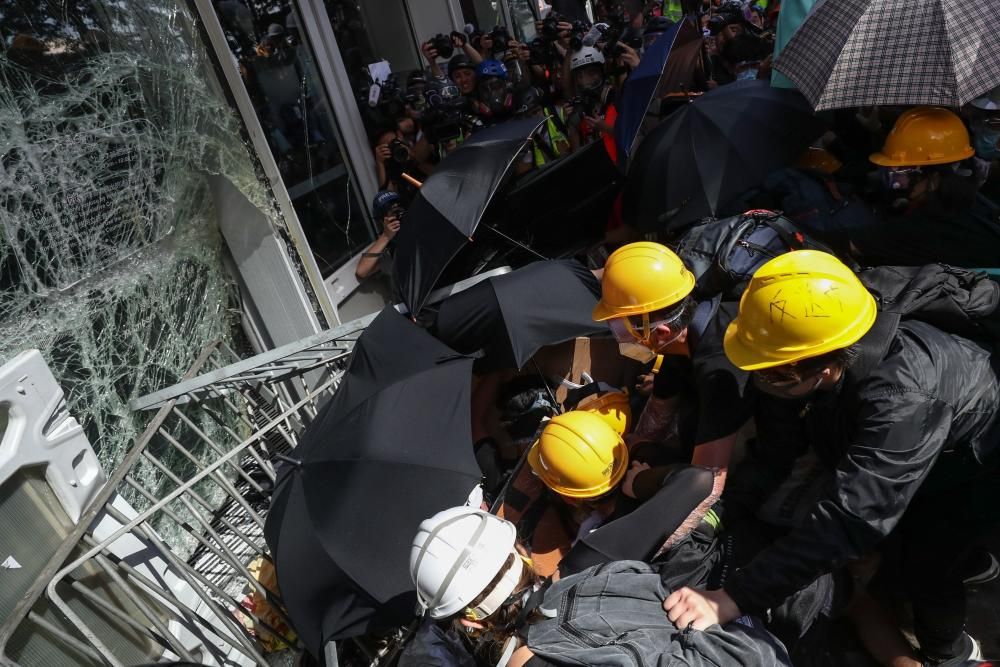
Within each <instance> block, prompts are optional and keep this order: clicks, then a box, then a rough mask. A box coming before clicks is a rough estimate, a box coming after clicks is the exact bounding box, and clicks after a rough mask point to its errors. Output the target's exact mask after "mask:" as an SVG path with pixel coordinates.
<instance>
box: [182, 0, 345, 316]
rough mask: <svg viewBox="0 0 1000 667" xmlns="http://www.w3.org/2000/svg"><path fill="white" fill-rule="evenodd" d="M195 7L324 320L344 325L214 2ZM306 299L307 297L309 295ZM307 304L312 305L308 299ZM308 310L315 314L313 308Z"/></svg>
mask: <svg viewBox="0 0 1000 667" xmlns="http://www.w3.org/2000/svg"><path fill="white" fill-rule="evenodd" d="M192 4H193V5H194V8H195V10H196V11H197V12H198V18H199V20H200V21H201V23H202V25H203V26H204V28H205V33H206V34H207V36H208V39H209V45H210V46H211V49H212V52H213V55H214V56H215V59H216V61H217V63H218V65H219V68H220V69H221V70H222V73H223V76H224V77H225V85H226V86H227V87H228V89H229V93H230V94H231V95H232V97H233V100H234V101H235V103H236V108H237V112H238V113H239V115H240V118H241V119H242V120H243V124H244V125H245V127H246V129H247V133H248V134H249V135H250V142H251V145H252V146H253V149H254V151H255V152H256V153H257V158H258V159H259V160H260V163H261V166H262V167H263V170H264V176H265V177H266V178H267V181H268V183H269V185H270V186H271V192H272V194H273V195H274V198H275V201H276V203H277V205H278V210H279V212H280V213H281V215H282V218H283V219H284V221H285V226H286V228H287V230H288V235H289V237H290V239H291V241H292V244H293V245H294V246H295V250H296V251H297V252H298V255H299V260H300V261H301V262H302V266H303V268H304V270H305V273H306V278H307V279H308V281H309V286H310V288H311V289H312V292H313V296H314V297H315V299H316V302H317V303H318V304H319V307H320V310H321V312H322V315H323V319H324V320H325V321H326V324H327V325H330V326H333V325H336V324H338V323H339V322H340V318H339V317H338V315H337V307H336V305H335V304H334V303H333V300H332V299H331V298H330V295H329V293H328V292H327V290H326V285H325V284H324V283H323V276H322V274H321V273H320V270H319V265H318V264H317V263H316V259H315V257H314V256H313V252H312V248H311V247H310V245H309V241H308V240H307V239H306V235H305V232H304V231H303V229H302V224H301V223H300V222H299V217H298V215H297V214H296V213H295V207H294V206H293V205H292V200H291V198H290V197H289V196H288V190H287V189H286V188H285V182H284V180H283V179H282V177H281V172H280V171H279V170H278V163H277V162H276V161H275V159H274V156H273V155H272V154H271V147H270V146H269V145H268V143H267V139H266V137H265V135H264V128H263V127H262V126H261V124H260V120H259V119H258V118H257V113H256V112H255V111H254V108H253V102H252V101H251V100H250V94H249V93H248V92H247V89H246V85H245V84H244V83H243V79H242V77H240V73H239V70H238V68H237V66H236V61H235V60H234V59H233V56H232V54H231V53H230V51H229V45H228V44H227V42H226V37H225V33H224V32H223V30H222V24H221V23H220V22H219V18H218V16H216V14H215V8H214V7H213V6H212V2H211V0H192ZM303 296H304V297H305V295H303ZM305 301H306V303H307V304H308V302H309V300H308V298H306V299H305ZM308 309H309V310H311V306H310V307H309V308H308ZM318 324H319V327H320V328H321V327H322V326H323V322H318Z"/></svg>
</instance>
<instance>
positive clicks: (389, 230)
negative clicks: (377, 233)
mask: <svg viewBox="0 0 1000 667" xmlns="http://www.w3.org/2000/svg"><path fill="white" fill-rule="evenodd" d="M398 233H399V218H397V217H396V216H394V215H387V216H385V220H383V221H382V236H384V237H385V239H386V240H387V241H391V240H393V239H394V238H396V234H398Z"/></svg>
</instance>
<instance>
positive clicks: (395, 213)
mask: <svg viewBox="0 0 1000 667" xmlns="http://www.w3.org/2000/svg"><path fill="white" fill-rule="evenodd" d="M405 216H406V207H405V206H403V205H402V204H399V203H396V204H393V205H392V206H390V207H389V210H388V211H387V212H386V214H385V217H386V218H395V219H396V220H398V221H400V222H402V221H403V218H404V217H405Z"/></svg>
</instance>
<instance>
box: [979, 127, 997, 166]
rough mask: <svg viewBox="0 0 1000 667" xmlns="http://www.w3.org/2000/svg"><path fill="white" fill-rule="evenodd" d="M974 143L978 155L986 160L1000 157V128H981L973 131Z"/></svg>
mask: <svg viewBox="0 0 1000 667" xmlns="http://www.w3.org/2000/svg"><path fill="white" fill-rule="evenodd" d="M972 137H973V145H974V147H975V149H976V155H978V156H979V157H981V158H983V159H984V160H996V159H1000V146H997V144H998V142H1000V130H990V129H986V128H984V129H981V130H977V131H976V132H974V133H973V135H972Z"/></svg>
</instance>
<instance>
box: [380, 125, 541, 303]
mask: <svg viewBox="0 0 1000 667" xmlns="http://www.w3.org/2000/svg"><path fill="white" fill-rule="evenodd" d="M543 122H544V121H543V120H538V119H528V120H512V121H507V122H505V123H500V124H499V125H495V126H494V127H491V128H487V129H485V130H482V131H480V132H478V133H476V134H475V135H474V136H473V137H472V138H471V139H469V140H468V141H466V142H464V143H463V144H462V145H461V146H459V148H458V149H457V150H456V151H455V152H454V153H452V154H451V155H449V156H448V157H446V158H445V159H444V160H442V161H441V164H439V165H438V166H437V167H436V168H435V169H434V173H433V174H432V175H431V176H430V177H429V178H428V179H427V180H426V181H424V184H423V185H422V186H421V188H420V192H419V194H418V195H417V197H416V199H414V200H413V203H412V204H411V205H410V208H409V209H408V210H407V212H406V222H405V224H404V225H403V226H402V228H401V229H400V232H399V235H398V236H397V237H396V251H395V254H394V257H393V269H392V275H393V281H394V282H395V284H396V287H397V289H398V290H399V293H400V295H401V296H402V299H403V303H405V304H406V307H407V308H409V309H410V313H411V314H412V315H413V316H416V315H418V314H419V313H420V310H421V309H422V308H423V307H424V303H425V302H426V300H427V296H428V295H429V294H430V293H431V290H432V289H433V288H434V283H436V282H437V279H438V277H440V275H441V272H442V271H444V269H445V267H446V266H447V265H448V262H450V261H451V259H452V258H453V257H454V256H455V255H456V254H457V253H458V251H459V250H461V249H462V247H463V246H465V244H467V243H469V242H470V241H471V240H472V235H473V233H474V232H475V231H476V227H477V226H478V225H479V220H480V219H481V218H482V217H483V213H484V212H485V211H486V207H487V206H489V203H490V200H491V199H492V198H493V195H494V194H495V193H496V191H497V189H498V188H499V187H500V183H501V181H502V180H503V178H504V176H505V175H506V174H507V172H508V171H509V170H510V168H511V165H513V164H514V161H515V160H516V159H517V157H518V155H519V154H520V153H521V150H522V149H523V148H524V145H525V143H527V141H528V138H529V137H530V136H531V134H532V133H533V132H534V131H535V130H536V129H537V128H538V127H539V126H540V125H541V124H542V123H543Z"/></svg>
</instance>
